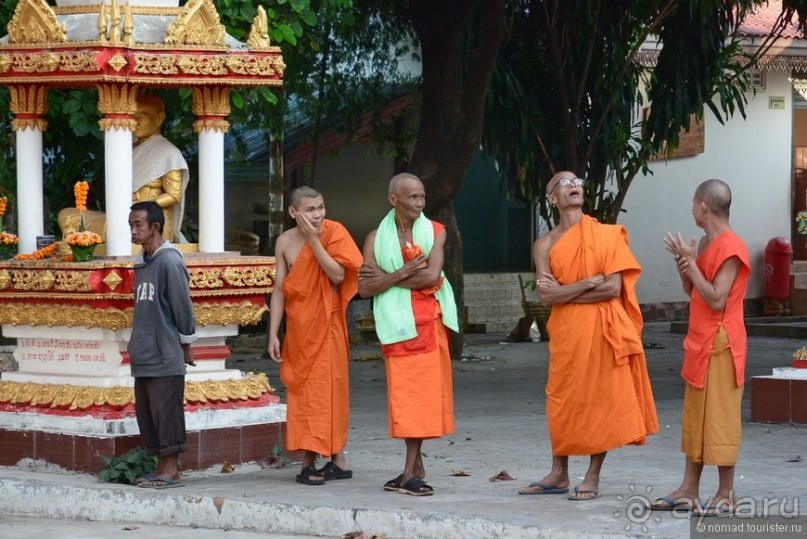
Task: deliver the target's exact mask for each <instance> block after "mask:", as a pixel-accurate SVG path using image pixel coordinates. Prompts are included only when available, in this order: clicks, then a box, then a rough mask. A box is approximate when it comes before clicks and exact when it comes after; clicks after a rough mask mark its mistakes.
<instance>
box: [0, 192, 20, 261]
mask: <svg viewBox="0 0 807 539" xmlns="http://www.w3.org/2000/svg"><path fill="white" fill-rule="evenodd" d="M7 207H8V198H7V197H0V259H7V258H11V257H12V256H14V251H15V250H16V249H17V244H18V243H19V241H20V239H19V238H18V237H17V235H16V234H12V233H11V232H6V231H5V230H4V229H3V217H5V215H6V208H7Z"/></svg>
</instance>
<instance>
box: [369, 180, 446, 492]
mask: <svg viewBox="0 0 807 539" xmlns="http://www.w3.org/2000/svg"><path fill="white" fill-rule="evenodd" d="M388 200H389V202H390V204H391V205H392V210H390V212H389V213H388V214H387V216H386V217H385V218H384V219H383V220H382V221H381V224H380V225H379V227H378V228H377V229H376V230H373V231H372V232H370V234H369V235H368V236H367V239H366V240H365V242H364V250H363V251H364V263H363V264H362V265H361V267H360V268H359V294H360V295H361V297H363V298H367V297H370V296H372V297H373V311H374V315H375V326H376V333H377V334H378V339H379V341H380V342H381V351H382V352H383V354H384V358H385V363H386V370H387V400H388V409H389V431H390V436H391V437H393V438H402V439H403V440H404V441H405V443H406V461H405V463H404V469H403V473H401V474H400V475H399V476H398V477H396V478H394V479H390V480H389V481H387V482H386V484H385V485H384V489H385V490H389V491H397V492H401V493H403V494H411V495H413V496H430V495H432V494H434V489H433V488H432V487H431V486H429V485H428V484H426V483H425V482H424V481H423V480H424V478H425V477H426V469H425V468H424V466H423V457H422V454H421V446H422V444H423V440H424V439H429V438H439V437H441V436H444V435H446V434H451V433H453V432H454V393H453V388H452V386H451V357H450V355H449V350H448V331H447V330H446V328H448V329H451V330H453V331H458V324H457V306H456V304H455V303H454V292H453V290H452V289H451V285H450V284H449V282H448V280H446V278H445V276H444V275H443V259H444V248H445V244H446V231H445V227H444V226H443V225H441V224H440V223H436V222H434V221H430V220H429V219H427V218H426V216H425V215H423V206H424V205H425V203H426V191H425V189H424V188H423V184H422V183H421V181H420V180H419V179H418V178H417V176H414V175H412V174H408V173H403V174H398V175H396V176H394V177H393V178H392V180H391V181H390V184H389V195H388Z"/></svg>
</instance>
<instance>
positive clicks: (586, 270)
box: [519, 171, 658, 501]
mask: <svg viewBox="0 0 807 539" xmlns="http://www.w3.org/2000/svg"><path fill="white" fill-rule="evenodd" d="M583 185H584V181H583V180H582V179H580V178H578V177H576V175H575V174H574V173H572V172H567V171H564V172H558V173H557V174H555V175H554V176H553V177H552V179H551V180H550V181H549V184H548V185H547V199H548V200H549V202H550V204H554V205H556V206H557V208H558V211H559V213H560V222H559V224H558V226H556V227H555V228H553V229H552V230H551V231H550V232H549V233H548V234H546V235H545V236H542V237H541V238H539V239H538V240H536V242H535V245H534V247H533V257H534V259H535V267H536V276H537V291H538V296H539V297H540V299H541V302H542V303H543V304H544V305H552V314H551V315H550V318H549V322H548V324H547V330H548V331H549V335H550V337H551V338H550V340H549V379H548V381H547V385H546V414H547V419H548V422H549V435H550V437H551V439H552V470H551V471H550V472H549V474H548V475H547V476H545V477H544V478H543V479H541V480H540V481H536V482H534V483H531V484H530V485H528V486H527V487H524V488H523V489H521V490H520V491H519V494H566V493H568V492H569V468H568V465H569V456H570V455H590V456H591V461H590V464H589V467H588V471H587V472H586V475H585V477H584V478H583V482H582V483H581V484H580V485H578V486H576V487H574V492H573V493H571V494H569V496H568V498H569V499H570V500H576V501H583V500H593V499H594V498H597V497H599V495H600V492H599V482H600V469H601V467H602V464H603V461H604V460H605V455H606V452H607V451H609V450H611V449H614V448H617V447H621V446H623V445H625V444H644V443H645V437H646V436H647V435H648V434H653V433H655V432H657V431H658V419H657V418H656V406H655V403H654V402H653V393H652V390H651V388H650V380H649V378H648V376H647V364H646V362H645V356H644V347H643V345H642V337H641V336H642V326H643V322H642V315H641V312H640V311H639V304H638V302H637V300H636V293H635V286H636V281H637V280H638V279H639V273H640V272H641V268H640V267H639V264H638V262H636V259H635V258H634V257H633V254H631V252H630V249H629V248H628V238H627V233H626V231H625V229H624V228H623V227H621V226H614V225H602V224H600V223H598V222H597V221H596V220H594V219H592V218H591V217H588V216H587V215H584V214H583Z"/></svg>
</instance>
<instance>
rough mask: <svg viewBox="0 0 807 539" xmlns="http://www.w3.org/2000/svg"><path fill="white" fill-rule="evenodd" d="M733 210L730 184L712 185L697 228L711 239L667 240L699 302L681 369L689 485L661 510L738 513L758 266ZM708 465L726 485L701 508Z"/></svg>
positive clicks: (702, 197) (696, 204)
mask: <svg viewBox="0 0 807 539" xmlns="http://www.w3.org/2000/svg"><path fill="white" fill-rule="evenodd" d="M730 207H731V189H729V186H728V185H726V184H725V183H724V182H722V181H720V180H707V181H705V182H703V183H702V184H700V185H699V186H698V188H697V189H696V190H695V197H694V199H693V201H692V216H693V217H694V218H695V224H697V225H698V226H699V227H700V228H702V229H703V230H704V232H706V235H705V236H704V237H703V238H701V240H700V243H698V244H697V247H696V244H695V238H692V241H691V243H690V244H689V245H687V243H686V242H685V241H684V240H683V238H682V237H681V234H680V233H679V234H678V235H677V236H673V235H672V234H667V237H666V238H665V239H664V245H665V246H666V248H667V250H668V251H670V252H671V253H672V254H673V255H674V256H675V263H676V265H677V266H678V273H679V275H680V277H681V283H682V284H683V287H684V291H685V292H686V293H687V295H689V296H690V297H691V302H690V304H689V329H688V330H687V336H686V339H685V340H684V365H683V368H682V370H681V376H682V377H683V378H684V380H686V382H687V385H686V392H685V393H684V412H683V417H682V432H681V451H682V452H683V453H684V454H685V455H686V466H685V468H684V480H683V482H682V483H681V486H679V487H678V489H676V490H675V491H673V492H672V493H670V494H668V495H667V496H663V497H661V498H659V499H658V500H656V501H654V502H653V503H652V504H651V506H650V507H651V509H653V510H656V511H673V510H696V511H697V512H698V513H699V514H703V515H705V516H713V515H718V514H725V513H731V512H733V511H734V504H735V501H734V466H735V465H736V463H737V455H738V453H739V450H740V438H741V404H742V398H743V385H744V383H745V358H746V349H747V337H746V332H745V321H744V313H743V298H744V297H745V291H746V288H747V287H748V277H749V275H750V273H751V266H750V264H749V257H748V248H747V247H746V246H745V243H743V240H741V239H740V237H739V236H738V235H737V234H735V233H734V231H733V230H732V229H731V227H730V226H729V208H730ZM704 464H708V465H712V466H717V473H718V478H719V484H718V487H717V492H716V493H715V494H714V496H712V497H711V498H710V501H709V502H708V503H707V504H706V506H705V507H704V508H699V507H698V505H699V503H700V502H699V488H700V478H701V472H702V471H703V466H704Z"/></svg>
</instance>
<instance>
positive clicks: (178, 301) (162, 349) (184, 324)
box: [127, 241, 196, 378]
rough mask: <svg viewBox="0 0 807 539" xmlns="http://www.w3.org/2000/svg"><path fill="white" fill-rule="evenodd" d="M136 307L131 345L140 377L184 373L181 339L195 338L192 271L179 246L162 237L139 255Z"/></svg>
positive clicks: (135, 371) (131, 357)
mask: <svg viewBox="0 0 807 539" xmlns="http://www.w3.org/2000/svg"><path fill="white" fill-rule="evenodd" d="M134 268H135V298H134V299H135V307H134V322H133V323H132V336H131V338H130V339H129V345H128V347H127V350H128V352H129V361H130V364H131V368H132V376H134V377H136V378H152V377H157V376H178V375H184V374H185V356H184V354H183V352H182V346H181V345H182V344H187V343H191V342H193V341H195V340H196V320H195V318H194V316H193V304H192V303H191V297H190V276H189V274H188V270H187V268H186V267H185V260H184V257H183V256H182V253H181V252H180V250H179V249H177V248H176V247H175V246H173V245H172V244H171V243H169V242H167V241H166V242H165V243H163V244H162V245H161V246H160V247H159V248H157V250H156V251H154V254H153V255H151V257H150V258H149V259H148V260H146V259H145V251H144V250H141V251H140V253H139V254H138V255H137V258H136V259H135V266H134Z"/></svg>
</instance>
